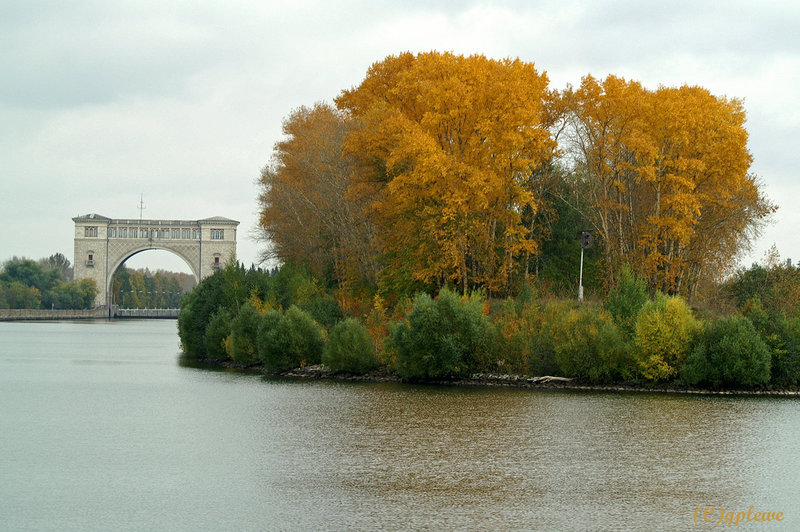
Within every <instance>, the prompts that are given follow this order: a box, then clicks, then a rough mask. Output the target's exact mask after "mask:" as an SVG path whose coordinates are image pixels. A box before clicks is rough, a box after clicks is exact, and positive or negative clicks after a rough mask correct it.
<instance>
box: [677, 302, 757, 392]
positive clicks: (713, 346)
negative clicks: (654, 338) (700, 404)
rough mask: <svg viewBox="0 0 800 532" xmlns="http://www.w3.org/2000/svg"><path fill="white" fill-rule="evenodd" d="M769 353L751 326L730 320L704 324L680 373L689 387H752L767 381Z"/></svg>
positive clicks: (738, 319) (735, 318)
mask: <svg viewBox="0 0 800 532" xmlns="http://www.w3.org/2000/svg"><path fill="white" fill-rule="evenodd" d="M770 369H771V361H770V352H769V348H768V347H767V345H766V344H765V343H764V341H763V340H762V339H761V337H760V336H759V334H758V332H757V331H756V329H755V327H754V326H753V323H752V322H751V321H750V320H749V319H747V318H745V317H744V316H731V317H729V318H723V319H720V320H718V321H716V322H713V323H710V324H706V326H705V328H704V329H703V333H702V334H701V335H700V337H699V339H698V341H697V344H696V345H695V347H694V349H693V350H692V352H691V354H690V355H689V357H688V358H687V360H686V363H685V364H684V366H683V368H682V369H681V378H682V379H683V380H684V381H685V382H686V383H688V384H692V385H698V384H703V385H710V386H712V387H715V388H719V387H753V386H759V385H763V384H766V383H767V382H768V381H769V379H770Z"/></svg>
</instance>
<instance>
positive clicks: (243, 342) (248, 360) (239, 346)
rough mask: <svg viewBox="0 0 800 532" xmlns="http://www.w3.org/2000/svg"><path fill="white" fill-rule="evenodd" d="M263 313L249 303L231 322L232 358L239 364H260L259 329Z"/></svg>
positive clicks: (243, 306)
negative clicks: (257, 345)
mask: <svg viewBox="0 0 800 532" xmlns="http://www.w3.org/2000/svg"><path fill="white" fill-rule="evenodd" d="M260 324H261V313H260V312H259V311H258V310H257V309H256V308H255V307H254V306H253V305H252V304H251V303H250V302H249V301H248V302H246V303H245V304H244V305H242V308H241V309H240V310H239V314H237V315H236V317H234V318H233V320H231V358H232V359H233V360H235V361H236V362H238V363H239V364H245V365H250V364H255V363H257V362H258V349H257V347H256V344H257V341H258V329H259V325H260Z"/></svg>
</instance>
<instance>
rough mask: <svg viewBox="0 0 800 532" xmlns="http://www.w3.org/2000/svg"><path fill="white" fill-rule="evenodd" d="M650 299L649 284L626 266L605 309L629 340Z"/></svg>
mask: <svg viewBox="0 0 800 532" xmlns="http://www.w3.org/2000/svg"><path fill="white" fill-rule="evenodd" d="M648 299H649V297H648V295H647V283H645V281H644V279H639V278H638V277H636V276H635V275H634V273H633V272H632V271H631V269H630V268H629V267H627V266H625V267H624V268H623V269H622V271H620V274H619V278H618V279H617V286H616V287H614V289H613V290H611V292H609V294H608V300H607V301H606V303H605V307H606V310H608V311H609V312H610V313H611V316H612V317H613V318H614V323H616V324H617V326H618V327H619V329H620V332H622V334H624V335H625V336H626V337H627V338H632V337H633V334H634V333H635V332H636V318H637V316H638V315H639V312H640V311H641V310H642V307H644V305H645V303H647V300H648Z"/></svg>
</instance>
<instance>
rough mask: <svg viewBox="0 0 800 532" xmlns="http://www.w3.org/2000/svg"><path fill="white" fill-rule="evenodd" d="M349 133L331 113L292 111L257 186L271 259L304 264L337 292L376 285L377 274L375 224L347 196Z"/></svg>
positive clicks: (321, 107)
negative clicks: (362, 284) (332, 283)
mask: <svg viewBox="0 0 800 532" xmlns="http://www.w3.org/2000/svg"><path fill="white" fill-rule="evenodd" d="M351 129H352V122H351V121H350V120H349V119H348V117H347V115H346V114H345V113H343V112H340V111H338V110H336V109H334V108H333V107H331V106H329V105H325V104H316V105H314V106H313V107H311V108H308V107H301V108H299V109H297V110H295V111H294V112H293V113H292V114H291V115H290V116H289V118H288V119H286V120H285V121H284V124H283V133H284V135H286V137H285V138H284V139H283V140H282V141H280V142H278V143H277V144H276V145H275V149H274V152H273V156H272V161H271V164H269V165H268V166H266V167H265V168H264V169H263V170H262V172H261V179H260V181H259V184H260V186H261V194H260V196H259V204H260V208H261V212H260V218H259V226H260V228H261V230H262V232H263V235H262V236H263V237H264V239H265V240H267V241H268V242H269V244H270V252H269V254H270V256H271V257H274V258H277V259H279V260H281V261H287V260H292V261H295V262H297V263H307V264H309V265H310V266H311V268H312V270H313V271H314V272H315V273H316V274H317V275H321V276H325V277H328V278H331V277H332V278H334V279H336V280H337V281H338V282H339V284H340V286H342V285H347V284H352V283H353V282H356V281H364V280H366V282H368V283H370V282H371V283H374V282H375V276H376V271H377V270H376V265H375V263H374V260H373V257H374V255H375V251H374V249H373V240H374V239H373V224H372V223H371V222H370V220H369V219H368V218H367V217H366V216H365V211H364V208H363V205H362V203H361V202H360V201H358V200H354V199H353V198H351V197H349V196H348V194H347V189H348V187H349V185H350V183H351V182H352V181H353V177H352V174H353V172H355V171H356V170H357V168H358V165H357V164H356V163H355V160H354V159H353V157H349V156H343V155H342V141H343V139H344V137H345V135H346V134H347V132H348V131H350V130H351ZM265 258H269V257H265Z"/></svg>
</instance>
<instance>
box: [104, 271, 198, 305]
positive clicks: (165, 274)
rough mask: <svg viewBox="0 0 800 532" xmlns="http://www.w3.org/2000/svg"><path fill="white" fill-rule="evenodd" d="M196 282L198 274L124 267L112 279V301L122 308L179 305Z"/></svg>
mask: <svg viewBox="0 0 800 532" xmlns="http://www.w3.org/2000/svg"><path fill="white" fill-rule="evenodd" d="M194 285H195V280H194V276H193V275H191V274H188V273H182V272H180V273H176V272H170V271H166V270H157V271H156V272H155V273H151V272H150V270H149V269H147V268H144V269H136V270H129V269H127V268H126V267H125V265H122V266H120V268H119V269H118V270H117V272H116V273H115V274H114V279H113V280H112V282H111V293H112V302H113V304H114V305H119V307H120V308H178V307H179V306H180V302H181V298H182V297H183V295H184V294H185V293H187V292H189V291H191V289H192V287H193V286H194Z"/></svg>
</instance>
